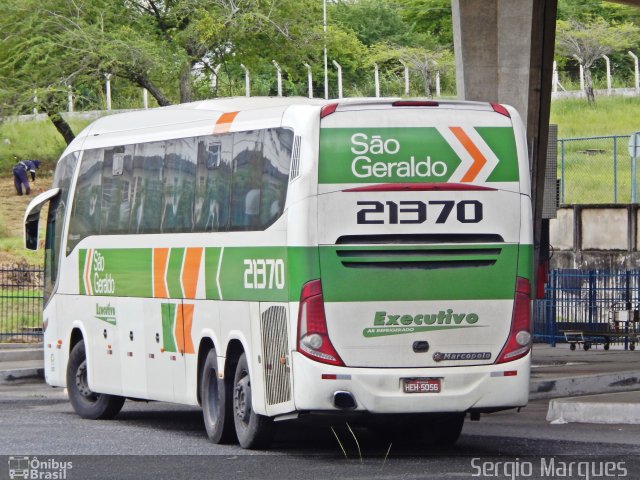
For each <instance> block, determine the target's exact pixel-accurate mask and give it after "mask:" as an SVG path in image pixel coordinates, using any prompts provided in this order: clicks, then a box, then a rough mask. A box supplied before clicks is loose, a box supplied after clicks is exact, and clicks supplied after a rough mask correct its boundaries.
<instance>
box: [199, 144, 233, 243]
mask: <svg viewBox="0 0 640 480" xmlns="http://www.w3.org/2000/svg"><path fill="white" fill-rule="evenodd" d="M196 141H197V145H198V147H197V148H198V164H197V171H196V199H195V207H194V214H195V222H196V223H195V227H194V230H195V231H198V232H220V231H225V230H226V229H227V227H228V221H229V191H230V188H229V187H230V179H231V150H232V148H233V134H224V135H216V136H206V137H199V138H197V139H196Z"/></svg>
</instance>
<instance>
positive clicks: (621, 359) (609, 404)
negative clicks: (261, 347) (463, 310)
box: [0, 344, 640, 424]
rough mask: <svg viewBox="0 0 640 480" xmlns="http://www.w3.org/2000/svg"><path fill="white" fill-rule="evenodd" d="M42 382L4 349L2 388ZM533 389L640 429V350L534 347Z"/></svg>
mask: <svg viewBox="0 0 640 480" xmlns="http://www.w3.org/2000/svg"><path fill="white" fill-rule="evenodd" d="M43 379H44V360H43V351H42V347H41V346H39V345H21V346H15V345H13V346H10V347H9V346H6V345H2V344H0V385H3V384H4V385H16V384H19V383H26V382H42V381H43ZM530 385H531V387H530V395H529V398H530V400H541V399H544V400H546V399H549V400H550V403H549V413H548V415H547V420H549V421H553V422H555V423H564V422H585V423H635V424H640V350H635V351H625V350H623V349H622V348H621V347H620V346H612V347H611V349H610V350H608V351H607V350H604V349H602V348H601V349H591V350H589V351H586V352H585V351H583V350H575V351H571V350H569V345H567V344H559V345H558V346H557V347H555V348H553V347H549V346H548V345H546V344H535V345H534V346H533V361H532V367H531V383H530ZM620 392H624V393H620Z"/></svg>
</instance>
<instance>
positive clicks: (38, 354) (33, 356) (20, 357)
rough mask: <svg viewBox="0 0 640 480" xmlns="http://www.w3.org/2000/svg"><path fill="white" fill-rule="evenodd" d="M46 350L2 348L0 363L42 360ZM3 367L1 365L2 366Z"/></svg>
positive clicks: (0, 350) (0, 349)
mask: <svg viewBox="0 0 640 480" xmlns="http://www.w3.org/2000/svg"><path fill="white" fill-rule="evenodd" d="M43 358H44V349H43V348H42V347H40V348H33V347H31V348H10V349H5V348H4V347H3V348H0V362H21V361H25V360H42V359H43ZM0 367H1V365H0Z"/></svg>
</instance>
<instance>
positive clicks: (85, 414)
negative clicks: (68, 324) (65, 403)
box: [67, 340, 125, 420]
mask: <svg viewBox="0 0 640 480" xmlns="http://www.w3.org/2000/svg"><path fill="white" fill-rule="evenodd" d="M67 392H68V395H69V401H70V402H71V405H72V406H73V409H74V410H75V411H76V413H77V414H78V415H80V417H82V418H86V419H89V420H109V419H111V418H113V417H115V416H116V415H117V414H118V412H120V410H121V409H122V405H124V400H125V399H124V397H119V396H116V395H107V394H106V393H95V392H92V391H91V389H90V388H89V383H88V381H87V355H86V351H85V346H84V340H80V341H79V342H78V343H76V344H75V345H74V346H73V348H72V349H71V354H70V355H69V362H68V363H67Z"/></svg>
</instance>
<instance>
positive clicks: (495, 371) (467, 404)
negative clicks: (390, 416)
mask: <svg viewBox="0 0 640 480" xmlns="http://www.w3.org/2000/svg"><path fill="white" fill-rule="evenodd" d="M292 367H293V386H294V401H295V407H296V410H298V411H314V410H323V411H335V412H339V411H340V409H339V408H337V407H335V406H334V401H333V397H334V394H335V392H338V391H342V392H350V393H351V394H352V395H353V397H354V398H355V402H356V408H355V411H362V412H370V413H428V412H465V411H468V410H493V409H496V410H499V409H501V408H511V407H518V406H524V405H526V404H527V401H528V397H529V376H530V367H531V353H529V354H528V355H527V356H526V357H524V358H521V359H519V360H516V361H514V362H509V363H506V364H501V365H481V366H468V367H467V366H464V367H448V368H407V369H401V368H388V369H383V368H347V367H334V366H331V365H325V364H322V363H318V362H314V361H312V360H310V359H308V358H307V357H305V356H303V355H301V354H299V353H298V352H293V355H292ZM505 371H508V372H516V374H515V375H514V374H511V375H509V376H505V375H504V372H505ZM323 374H324V375H327V374H329V375H337V376H338V379H335V380H324V379H322V375H323ZM415 377H438V378H441V379H442V391H441V392H440V393H412V394H406V393H404V392H403V391H402V381H401V379H403V378H415ZM351 411H353V410H351Z"/></svg>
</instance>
